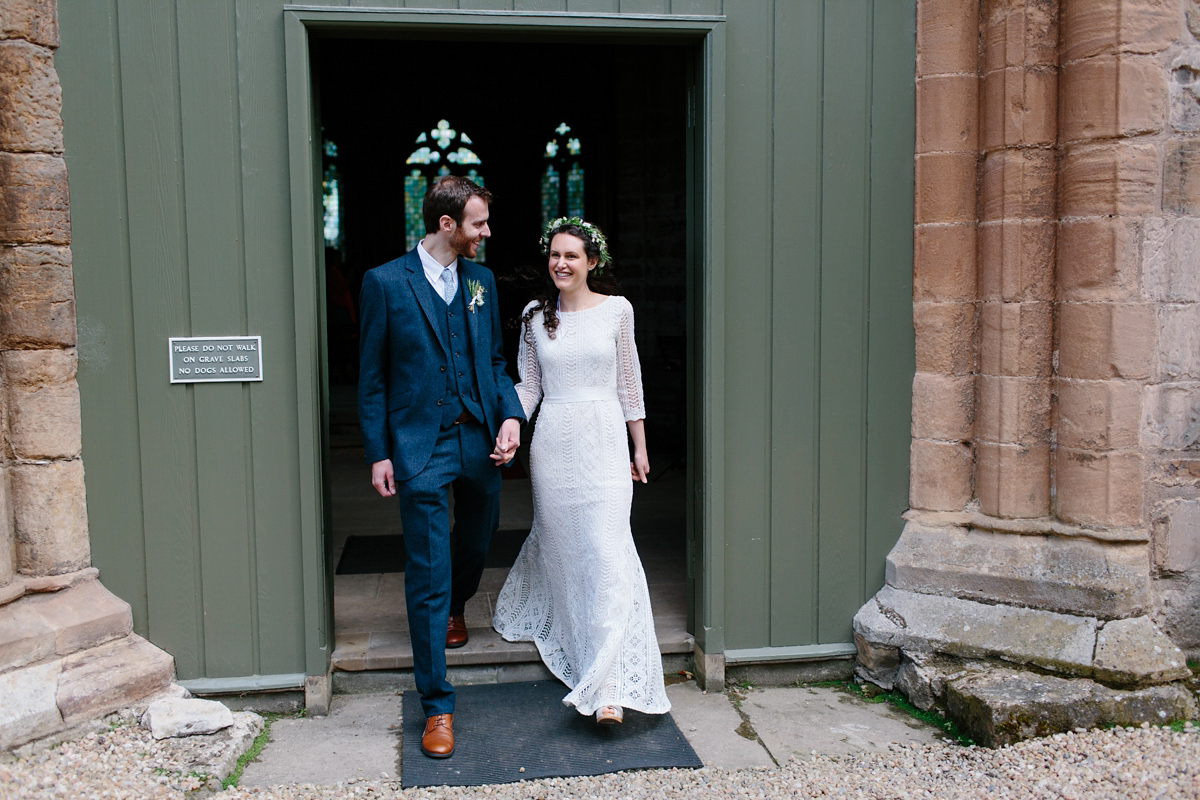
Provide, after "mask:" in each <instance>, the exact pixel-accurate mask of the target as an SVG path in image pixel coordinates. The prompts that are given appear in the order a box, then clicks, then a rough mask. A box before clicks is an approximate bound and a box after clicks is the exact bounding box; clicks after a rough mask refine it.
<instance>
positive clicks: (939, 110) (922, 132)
mask: <svg viewBox="0 0 1200 800" xmlns="http://www.w3.org/2000/svg"><path fill="white" fill-rule="evenodd" d="M978 98H979V79H978V78H976V77H975V76H974V75H937V76H934V77H928V78H920V79H918V80H917V152H918V153H931V152H937V151H942V150H968V151H971V152H972V153H973V152H974V151H975V149H976V147H977V146H978V143H977V140H976V134H977V128H978V124H979V111H978V108H977V103H978Z"/></svg>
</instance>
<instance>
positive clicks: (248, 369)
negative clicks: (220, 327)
mask: <svg viewBox="0 0 1200 800" xmlns="http://www.w3.org/2000/svg"><path fill="white" fill-rule="evenodd" d="M168 347H169V349H170V357H171V362H170V363H171V383H199V382H205V383H208V382H211V381H261V380H262V379H263V374H262V337H261V336H186V337H185V336H177V337H172V338H171V339H170V340H169V342H168Z"/></svg>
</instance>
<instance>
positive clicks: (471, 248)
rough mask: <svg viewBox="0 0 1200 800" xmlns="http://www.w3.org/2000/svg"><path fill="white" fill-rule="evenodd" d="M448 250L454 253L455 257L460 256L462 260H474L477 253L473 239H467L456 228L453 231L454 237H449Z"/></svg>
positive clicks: (461, 230)
mask: <svg viewBox="0 0 1200 800" xmlns="http://www.w3.org/2000/svg"><path fill="white" fill-rule="evenodd" d="M450 249H451V250H453V251H454V254H455V255H459V256H462V257H463V258H474V257H475V254H476V253H477V252H478V251H479V245H478V244H476V242H475V240H474V239H471V238H470V237H468V236H467V235H466V234H465V233H464V232H463V229H462V228H458V229H457V230H455V231H454V235H453V236H451V237H450Z"/></svg>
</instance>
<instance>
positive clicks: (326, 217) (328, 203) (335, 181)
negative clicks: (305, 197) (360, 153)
mask: <svg viewBox="0 0 1200 800" xmlns="http://www.w3.org/2000/svg"><path fill="white" fill-rule="evenodd" d="M321 151H322V153H323V154H324V156H325V158H324V159H323V160H324V162H325V164H324V172H323V174H322V176H321V206H322V212H323V213H322V217H323V219H322V222H323V223H324V226H323V227H324V234H325V246H326V247H333V248H336V249H338V250H340V249H342V175H341V171H340V170H339V169H338V166H337V161H335V159H336V158H337V154H338V151H337V145H336V144H334V143H333V142H331V141H330V140H328V139H326V140H325V141H324V142H323V144H322V146H321Z"/></svg>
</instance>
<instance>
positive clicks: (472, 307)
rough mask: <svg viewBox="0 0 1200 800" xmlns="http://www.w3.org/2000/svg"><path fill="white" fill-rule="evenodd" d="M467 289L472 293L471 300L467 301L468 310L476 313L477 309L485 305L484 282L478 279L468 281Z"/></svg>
mask: <svg viewBox="0 0 1200 800" xmlns="http://www.w3.org/2000/svg"><path fill="white" fill-rule="evenodd" d="M467 291H468V292H470V293H471V302H469V303H467V310H468V311H470V312H471V313H472V314H474V313H475V311H476V309H478V308H479V307H480V306H482V305H483V293H484V288H483V284H482V283H480V282H479V281H476V280H470V281H467Z"/></svg>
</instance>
